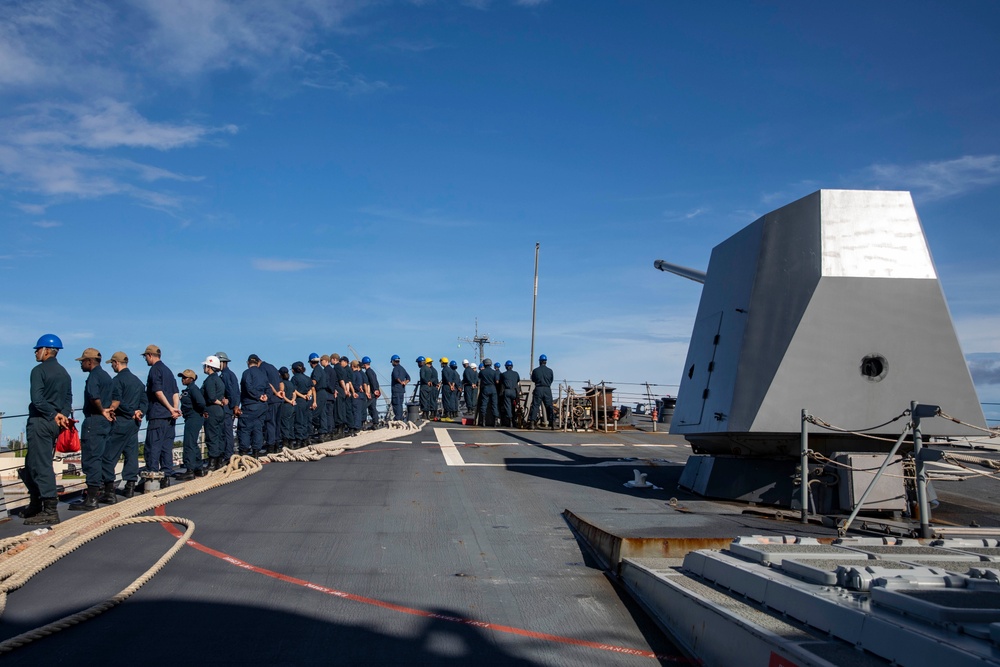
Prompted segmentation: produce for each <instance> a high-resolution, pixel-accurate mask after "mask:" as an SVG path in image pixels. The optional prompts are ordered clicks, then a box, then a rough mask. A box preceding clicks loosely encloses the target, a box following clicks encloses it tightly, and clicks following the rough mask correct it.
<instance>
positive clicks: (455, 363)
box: [448, 359, 458, 368]
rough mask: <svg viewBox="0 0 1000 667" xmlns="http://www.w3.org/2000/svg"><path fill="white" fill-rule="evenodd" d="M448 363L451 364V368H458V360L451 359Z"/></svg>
mask: <svg viewBox="0 0 1000 667" xmlns="http://www.w3.org/2000/svg"><path fill="white" fill-rule="evenodd" d="M448 365H449V366H451V367H452V368H458V362H457V361H455V360H454V359H452V361H451V363H450V364H448Z"/></svg>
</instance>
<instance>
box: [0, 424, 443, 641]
mask: <svg viewBox="0 0 1000 667" xmlns="http://www.w3.org/2000/svg"><path fill="white" fill-rule="evenodd" d="M422 426H423V425H421V426H417V425H416V424H414V423H413V422H389V428H387V429H378V430H375V431H364V432H362V433H359V434H357V435H355V436H351V437H349V438H342V439H340V440H335V441H332V442H325V443H321V444H317V445H310V446H308V447H305V448H303V449H297V450H291V449H288V448H285V449H283V450H282V451H280V452H278V453H277V454H269V455H267V456H262V457H260V458H259V459H255V458H253V457H250V456H239V455H237V456H234V457H233V458H232V459H230V461H229V465H227V466H226V467H225V468H220V469H219V470H216V471H214V472H211V473H209V474H208V475H206V476H205V477H199V478H196V479H194V480H192V481H190V482H184V483H183V484H178V485H177V486H170V487H167V488H166V489H162V490H160V491H154V492H153V493H146V494H142V495H138V496H135V497H133V498H127V499H119V500H118V502H116V503H115V504H114V505H102V506H101V507H100V508H99V509H96V510H93V511H90V512H86V513H83V514H80V515H78V516H75V517H73V518H71V519H67V520H65V521H62V522H60V523H58V524H56V525H54V526H52V527H50V528H48V529H44V528H43V529H39V530H33V531H28V532H26V533H23V534H21V535H17V536H15V537H10V538H7V539H5V540H0V617H2V616H3V613H4V611H5V610H6V608H7V597H8V595H9V594H10V593H11V592H13V591H15V590H17V589H18V588H21V587H22V586H24V584H25V583H27V582H28V580H29V579H31V578H32V577H33V576H35V575H36V574H38V573H39V572H41V571H42V570H44V569H45V568H47V567H49V566H50V565H52V564H53V563H55V562H56V561H58V560H60V559H62V558H63V557H64V556H67V555H69V554H70V553H72V552H73V551H76V550H77V549H79V548H80V547H82V546H83V545H84V544H86V543H88V542H90V541H92V540H95V539H97V538H98V537H100V536H101V535H104V534H106V533H109V532H111V531H112V530H115V529H116V528H121V527H123V526H129V525H135V524H142V523H176V524H180V525H183V526H186V527H187V529H186V530H185V531H184V534H183V535H182V536H181V537H180V539H178V540H177V541H176V542H175V543H174V544H173V545H172V546H171V547H170V549H169V550H168V551H167V552H166V553H165V554H163V556H161V557H160V559H159V560H157V561H156V563H154V564H153V566H152V567H150V568H149V569H148V570H146V572H144V573H143V574H142V575H141V576H140V577H139V578H137V579H136V580H135V581H133V582H132V583H131V584H129V586H127V587H126V588H124V589H122V590H121V591H120V592H119V593H117V594H116V595H114V596H113V597H111V598H109V599H107V600H105V601H103V602H100V603H98V604H95V605H93V606H92V607H89V608H87V609H84V610H83V611H79V612H76V613H74V614H70V615H69V616H65V617H63V618H61V619H59V620H57V621H53V622H52V623H48V624H46V625H43V626H41V627H39V628H35V629H34V630H29V631H28V632H24V633H22V634H20V635H17V636H16V637H11V638H10V639H8V640H6V641H4V642H0V654H3V653H7V652H9V651H13V650H14V649H16V648H19V647H21V646H24V645H25V644H28V643H30V642H33V641H35V640H37V639H41V638H42V637H47V636H49V635H52V634H54V633H56V632H58V631H60V630H63V629H65V628H68V627H71V626H73V625H77V624H78V623H82V622H83V621H86V620H88V619H91V618H94V617H95V616H97V615H98V614H101V613H102V612H105V611H107V610H108V609H111V608H112V607H114V606H115V605H117V604H119V603H121V602H123V601H124V600H127V599H128V598H129V597H130V596H132V595H133V594H134V593H135V592H136V591H138V590H139V589H140V588H141V587H142V586H143V585H144V584H145V583H146V582H147V581H149V580H150V579H152V578H153V576H155V575H156V573H157V572H159V571H160V570H161V569H163V567H164V566H165V565H166V564H167V562H168V561H169V560H170V559H171V558H173V556H174V555H175V554H176V553H177V552H178V551H179V550H180V549H181V547H183V546H184V544H186V543H187V541H188V540H189V539H190V538H191V535H192V534H193V533H194V527H195V524H194V522H193V521H191V520H190V519H185V518H183V517H161V516H139V515H140V514H145V513H146V512H150V511H152V510H153V509H155V508H156V507H159V506H160V505H163V504H164V503H167V502H173V501H176V500H180V499H181V498H187V497H188V496H193V495H195V494H198V493H202V492H204V491H208V490H209V489H213V488H215V487H218V486H222V485H224V484H232V483H233V482H237V481H240V480H242V479H245V478H247V477H249V476H250V475H253V474H255V473H257V472H259V471H260V470H261V468H263V464H264V463H281V462H288V461H318V460H320V459H323V458H326V457H327V456H337V455H338V454H341V453H343V452H344V451H346V450H349V449H357V448H359V447H363V446H365V445H370V444H373V443H376V442H383V441H385V440H389V439H392V438H396V437H399V436H400V435H404V434H406V433H411V432H415V431H419V430H420V429H421V428H422Z"/></svg>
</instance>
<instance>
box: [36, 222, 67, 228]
mask: <svg viewBox="0 0 1000 667" xmlns="http://www.w3.org/2000/svg"><path fill="white" fill-rule="evenodd" d="M31 224H33V225H34V226H35V227H41V228H42V229H52V228H54V227H62V223H61V222H57V221H56V220H35V221H34V222H32V223H31Z"/></svg>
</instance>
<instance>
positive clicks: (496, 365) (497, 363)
mask: <svg viewBox="0 0 1000 667" xmlns="http://www.w3.org/2000/svg"><path fill="white" fill-rule="evenodd" d="M493 368H495V369H497V370H500V362H499V361H498V362H496V363H495V364H493Z"/></svg>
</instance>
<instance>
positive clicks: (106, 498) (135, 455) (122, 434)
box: [100, 351, 149, 505]
mask: <svg viewBox="0 0 1000 667" xmlns="http://www.w3.org/2000/svg"><path fill="white" fill-rule="evenodd" d="M107 363H109V364H111V370H113V371H114V372H115V376H114V378H112V380H111V405H110V406H108V408H107V410H106V411H105V413H104V414H105V416H107V417H110V418H113V419H114V420H115V421H114V423H113V424H112V425H111V435H109V436H108V442H107V444H106V445H105V446H104V460H103V470H102V471H101V479H102V480H103V481H104V493H103V494H102V495H101V497H100V502H102V503H105V504H108V505H113V504H114V503H115V501H116V500H117V498H115V468H116V467H117V466H118V459H120V458H122V457H123V456H124V459H125V460H124V462H123V463H122V480H124V481H125V488H124V489H123V490H122V495H123V496H125V497H126V498H131V497H132V496H134V495H135V483H136V482H137V481H139V426H140V425H141V424H142V418H143V417H144V416H145V415H146V410H147V409H148V408H149V399H148V398H147V397H146V388H145V387H144V386H143V384H142V380H140V379H139V378H137V377H136V376H135V375H134V374H133V373H132V371H130V370H129V368H128V355H126V354H125V353H124V352H120V351H119V352H115V353H114V354H112V355H111V359H109V360H108V362H107Z"/></svg>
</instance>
